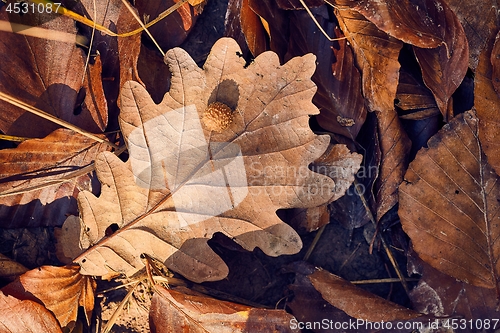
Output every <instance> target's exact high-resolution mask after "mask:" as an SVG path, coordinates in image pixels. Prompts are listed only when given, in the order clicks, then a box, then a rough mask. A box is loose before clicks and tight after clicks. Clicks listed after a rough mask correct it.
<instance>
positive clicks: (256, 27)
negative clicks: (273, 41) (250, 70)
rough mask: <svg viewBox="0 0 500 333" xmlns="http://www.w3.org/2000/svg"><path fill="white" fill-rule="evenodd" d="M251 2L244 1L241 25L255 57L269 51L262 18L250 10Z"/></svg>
mask: <svg viewBox="0 0 500 333" xmlns="http://www.w3.org/2000/svg"><path fill="white" fill-rule="evenodd" d="M249 2H250V0H242V3H241V9H240V25H241V30H242V32H243V35H244V36H245V39H246V42H247V45H248V48H249V49H250V52H252V55H253V56H254V57H256V56H258V55H259V54H261V53H262V52H264V51H267V49H268V46H267V44H268V43H267V39H268V38H269V37H268V36H267V32H266V30H265V29H264V26H263V25H262V21H261V19H260V17H259V16H258V15H257V14H256V13H255V12H254V11H253V10H252V9H251V8H250V5H249Z"/></svg>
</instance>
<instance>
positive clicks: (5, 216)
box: [0, 129, 106, 228]
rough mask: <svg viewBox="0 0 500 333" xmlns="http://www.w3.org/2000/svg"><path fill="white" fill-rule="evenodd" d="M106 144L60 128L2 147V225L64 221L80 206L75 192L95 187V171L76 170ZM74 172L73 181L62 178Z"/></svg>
mask: <svg viewBox="0 0 500 333" xmlns="http://www.w3.org/2000/svg"><path fill="white" fill-rule="evenodd" d="M105 149H106V146H105V145H104V144H100V143H98V142H95V141H93V140H91V139H89V138H87V137H85V136H83V135H80V134H77V133H75V132H73V131H71V130H67V129H58V130H55V131H54V132H52V133H51V134H49V135H48V136H46V137H45V138H43V139H32V140H27V141H24V142H22V143H21V144H19V146H18V147H17V148H14V149H3V150H0V161H1V162H2V163H0V193H1V195H2V196H1V197H0V204H1V206H0V221H1V222H0V225H1V226H2V227H4V228H13V227H16V228H19V227H23V226H31V227H38V226H41V225H49V226H60V225H62V223H63V222H64V220H65V219H66V216H67V214H74V212H75V210H76V203H75V199H73V201H72V200H70V198H71V197H74V198H76V196H77V194H78V192H79V191H81V190H84V189H85V190H91V189H92V186H91V177H90V176H89V175H88V173H89V171H86V172H85V171H83V172H82V173H81V174H75V173H77V171H78V170H84V169H83V168H84V167H87V166H89V165H91V164H92V161H93V160H94V159H95V157H96V156H97V154H98V153H99V152H100V151H104V150H105ZM71 175H74V177H73V178H69V179H70V181H69V182H67V183H61V182H60V181H61V180H63V179H65V178H66V177H67V176H71ZM30 190H31V191H30ZM16 193H19V194H16ZM58 200H59V201H58ZM50 204H52V205H50Z"/></svg>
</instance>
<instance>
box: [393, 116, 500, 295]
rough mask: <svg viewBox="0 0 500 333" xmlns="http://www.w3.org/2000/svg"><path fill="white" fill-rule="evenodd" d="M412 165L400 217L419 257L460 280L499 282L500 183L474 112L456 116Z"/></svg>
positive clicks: (401, 195) (491, 284)
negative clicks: (487, 153)
mask: <svg viewBox="0 0 500 333" xmlns="http://www.w3.org/2000/svg"><path fill="white" fill-rule="evenodd" d="M428 146H429V148H428V149H422V150H421V151H420V152H419V153H418V154H417V157H416V158H415V160H414V161H413V162H412V163H411V164H410V166H409V168H408V172H407V173H406V175H405V179H406V182H405V183H403V184H402V185H401V186H400V188H399V216H400V218H401V224H402V226H403V229H404V230H405V232H406V233H407V234H408V235H409V236H410V238H411V239H412V242H413V247H414V249H415V251H416V252H417V253H418V254H419V256H420V257H421V258H422V259H423V260H424V261H426V262H428V263H429V264H431V265H432V266H433V267H435V268H436V269H438V270H440V271H441V272H443V273H446V274H448V275H451V276H453V277H455V278H457V279H459V280H461V281H464V282H467V283H470V284H473V285H475V286H479V287H485V288H495V287H496V288H497V295H499V293H498V290H499V289H498V282H499V281H500V279H499V276H500V261H499V258H500V215H499V212H500V205H499V198H500V192H499V187H498V185H499V182H498V176H497V175H496V174H495V172H494V171H493V168H492V167H491V166H490V165H489V164H488V163H487V161H486V156H485V155H484V151H483V149H482V146H481V144H480V142H479V129H478V119H477V117H476V115H475V113H473V112H466V113H465V114H461V115H459V116H457V117H455V118H454V119H453V120H452V121H451V122H450V123H449V124H448V125H446V126H445V127H443V129H442V130H441V131H439V132H438V133H437V134H436V135H435V136H434V137H432V138H431V139H430V140H429V142H428Z"/></svg>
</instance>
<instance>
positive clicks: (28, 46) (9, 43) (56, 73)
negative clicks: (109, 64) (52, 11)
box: [0, 10, 108, 137]
mask: <svg viewBox="0 0 500 333" xmlns="http://www.w3.org/2000/svg"><path fill="white" fill-rule="evenodd" d="M0 19H1V20H7V13H6V11H4V10H3V11H2V12H1V13H0ZM33 19H34V20H35V21H34V22H29V23H31V25H33V26H36V25H38V24H37V23H38V22H37V21H36V17H33ZM27 23H28V22H27ZM38 26H40V27H43V28H46V29H49V31H50V30H55V31H56V33H55V34H57V31H62V32H67V33H70V34H74V35H76V28H75V25H74V22H73V20H72V19H70V18H68V17H65V16H62V15H61V16H59V17H56V18H54V19H53V20H51V21H48V22H45V23H43V24H41V25H38ZM0 51H1V52H2V53H3V54H9V56H8V57H4V59H2V61H1V62H0V91H1V92H3V93H6V94H9V95H10V96H12V97H15V98H17V99H20V100H22V101H23V102H26V103H28V104H30V105H32V106H35V107H37V108H39V109H41V110H43V111H45V112H48V113H50V114H52V115H55V116H57V117H59V118H61V119H63V120H65V121H67V122H70V123H72V124H74V125H76V126H78V127H80V128H83V129H86V130H88V131H91V132H102V131H103V130H104V129H105V128H106V125H107V122H108V113H107V112H108V111H107V105H106V100H105V97H104V90H103V87H102V83H101V81H100V76H101V67H100V66H101V64H100V62H99V61H97V62H96V63H95V64H93V65H89V66H88V70H87V72H85V71H84V69H85V60H86V57H85V54H84V52H83V51H82V50H81V49H80V48H77V47H76V45H75V44H74V43H70V42H65V41H58V40H51V39H43V38H36V37H30V36H22V35H18V34H14V33H9V32H3V31H0ZM20 59H22V60H20ZM82 80H84V82H83V84H82ZM0 107H1V109H2V112H1V113H0V130H1V131H2V132H4V133H7V134H10V135H19V136H25V137H43V136H45V135H47V134H49V133H50V132H52V131H53V130H54V129H56V128H57V127H58V126H57V125H55V124H53V123H51V122H49V121H46V120H43V119H41V118H40V117H39V116H35V115H33V114H31V113H29V112H26V111H24V110H22V109H20V108H18V107H15V106H13V105H11V104H9V103H6V102H4V101H0Z"/></svg>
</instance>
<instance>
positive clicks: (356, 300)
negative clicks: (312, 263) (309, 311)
mask: <svg viewBox="0 0 500 333" xmlns="http://www.w3.org/2000/svg"><path fill="white" fill-rule="evenodd" d="M308 277H309V280H311V282H312V284H313V286H314V288H316V290H318V291H319V292H320V293H321V296H323V298H324V299H325V300H327V301H328V303H330V304H331V305H333V306H334V307H336V308H338V309H341V310H342V311H344V312H345V313H347V314H348V315H349V316H351V317H354V318H357V319H363V320H366V321H372V322H381V321H384V322H387V321H393V320H409V319H413V318H417V317H420V316H421V314H420V313H418V312H415V311H413V310H410V309H407V308H405V307H403V306H401V305H398V304H396V303H392V302H390V301H388V300H385V299H383V298H382V297H379V296H377V295H374V294H372V293H370V292H368V291H366V290H363V289H361V288H359V287H356V286H355V285H353V284H352V283H350V282H349V281H347V280H344V279H342V278H341V277H339V276H336V275H334V274H332V273H329V272H328V271H325V270H322V269H319V270H317V271H316V272H314V273H312V274H311V275H309V276H308Z"/></svg>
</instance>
